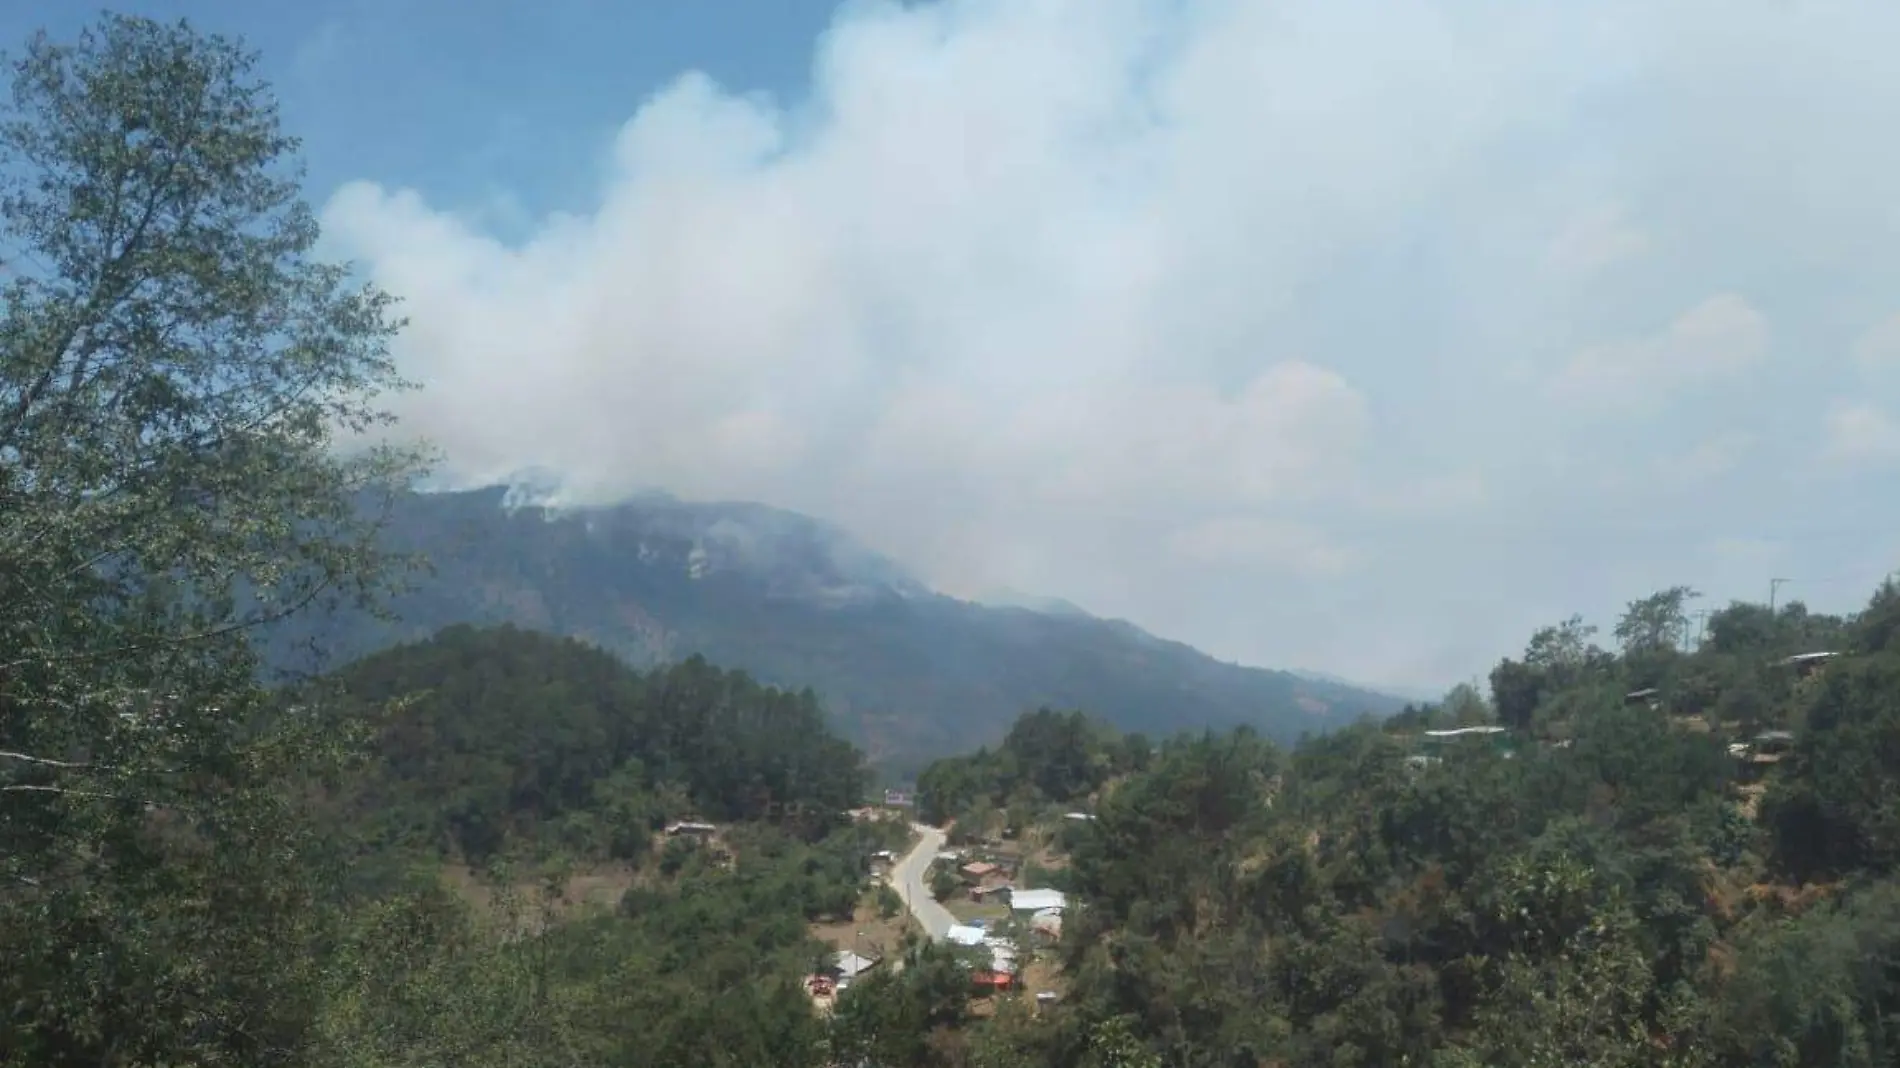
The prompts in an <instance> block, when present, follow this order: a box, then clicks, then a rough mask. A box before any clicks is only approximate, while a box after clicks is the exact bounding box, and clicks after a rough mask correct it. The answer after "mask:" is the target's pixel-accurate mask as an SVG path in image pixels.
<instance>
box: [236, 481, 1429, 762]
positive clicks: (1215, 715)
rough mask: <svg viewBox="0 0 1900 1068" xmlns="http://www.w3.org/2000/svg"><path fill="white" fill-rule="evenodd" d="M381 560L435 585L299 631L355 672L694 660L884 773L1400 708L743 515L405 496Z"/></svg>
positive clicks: (477, 496) (742, 511)
mask: <svg viewBox="0 0 1900 1068" xmlns="http://www.w3.org/2000/svg"><path fill="white" fill-rule="evenodd" d="M389 543H390V546H391V547H392V548H396V549H400V550H404V551H416V552H421V553H423V554H425V555H426V556H427V557H428V558H429V560H430V561H431V563H432V564H433V565H434V574H433V575H432V576H427V577H424V578H421V579H420V580H419V581H418V585H417V586H416V588H415V589H413V590H412V591H411V592H409V593H407V594H405V595H403V596H401V597H400V598H398V599H397V600H396V602H395V603H394V605H393V610H394V613H395V615H396V617H397V618H396V621H395V622H383V621H378V620H374V619H371V618H368V617H366V616H361V615H350V616H338V617H330V618H328V619H323V620H308V621H305V622H303V623H301V624H300V625H299V626H300V629H295V630H285V631H282V632H280V633H278V634H276V635H275V636H274V638H275V641H276V643H277V644H276V645H275V646H274V647H273V654H272V659H273V660H274V661H275V662H276V663H278V664H279V665H283V666H293V667H299V668H303V667H309V666H311V665H310V664H309V662H308V661H304V660H301V659H300V658H299V656H298V654H296V653H295V652H294V651H293V650H294V649H295V647H296V643H295V639H298V638H300V637H309V636H311V634H312V631H313V629H314V630H315V631H316V632H318V633H320V634H321V637H322V639H323V642H322V644H323V645H325V646H327V647H328V649H329V650H330V652H331V655H332V656H333V657H338V658H342V659H352V658H355V657H358V656H362V655H365V654H367V653H370V652H373V651H375V650H377V649H380V648H385V647H387V646H389V645H391V644H394V643H396V642H399V641H408V640H416V639H419V638H422V637H425V636H427V635H430V634H433V633H435V632H436V631H438V630H440V629H442V628H443V627H446V626H449V625H452V624H456V623H472V624H500V623H512V624H515V625H518V626H521V627H526V628H530V629H534V630H541V631H547V632H549V633H554V634H561V635H568V636H573V637H578V638H581V639H584V640H586V641H588V642H591V643H594V644H597V645H599V646H600V647H602V648H604V649H607V650H609V651H611V652H613V653H615V654H617V655H619V656H620V657H622V658H624V659H625V660H627V661H628V662H629V663H631V664H634V665H635V666H639V667H647V666H651V665H654V664H658V663H663V662H671V661H677V660H679V659H683V658H685V657H687V656H690V655H692V654H695V653H697V654H702V655H704V656H706V657H707V658H708V659H710V660H712V661H714V662H716V663H720V664H725V665H730V666H732V667H735V668H740V669H743V670H745V671H747V672H750V673H751V674H753V675H755V676H756V677H758V678H759V679H760V680H762V681H764V682H767V683H770V684H774V685H782V686H788V687H793V688H803V687H811V688H812V689H814V690H816V691H817V692H818V694H819V696H820V698H821V700H822V702H823V704H824V705H825V707H826V708H827V709H828V710H829V711H830V712H831V713H832V714H833V715H834V716H836V717H837V718H838V722H839V723H840V725H841V727H842V728H843V729H844V730H845V731H846V732H847V733H848V734H850V735H851V736H852V737H854V738H855V739H857V740H858V741H859V742H860V743H861V744H863V745H864V747H865V748H866V750H867V751H868V752H869V754H870V756H871V758H872V759H873V760H874V761H877V762H878V763H880V764H881V765H883V766H884V767H886V768H887V769H891V770H897V771H903V770H909V769H914V768H915V767H917V766H918V765H919V763H920V762H921V760H922V759H923V758H926V757H929V756H934V755H939V754H942V753H945V752H952V751H955V750H958V749H964V748H969V747H972V746H974V745H976V744H980V743H983V742H986V741H993V740H995V739H997V738H1000V737H1001V736H1002V734H1003V732H1004V730H1005V729H1007V727H1008V725H1009V723H1010V722H1011V721H1012V720H1013V719H1014V717H1015V716H1016V715H1017V714H1018V713H1020V712H1022V711H1023V710H1025V709H1027V708H1034V707H1038V706H1045V705H1046V706H1050V707H1058V708H1087V709H1089V710H1091V711H1092V712H1093V713H1095V714H1097V715H1099V716H1101V717H1102V718H1103V719H1105V720H1106V721H1108V722H1110V723H1112V724H1114V725H1116V726H1117V727H1119V728H1122V729H1124V730H1136V731H1145V732H1148V733H1153V734H1168V733H1172V732H1173V731H1175V730H1177V729H1180V728H1184V727H1226V726H1233V725H1240V724H1247V725H1251V726H1254V727H1256V728H1258V729H1260V730H1261V731H1263V732H1264V733H1266V734H1267V735H1269V736H1271V737H1274V738H1277V739H1280V740H1282V741H1290V740H1292V739H1294V738H1296V737H1298V736H1299V735H1300V734H1301V733H1303V732H1307V731H1313V730H1322V729H1326V728H1330V727H1335V726H1338V725H1340V724H1342V723H1346V722H1350V721H1351V720H1353V719H1355V718H1357V717H1358V716H1360V715H1362V714H1367V713H1370V714H1374V715H1382V714H1387V713H1390V712H1392V711H1395V710H1396V709H1397V708H1398V707H1399V706H1400V704H1401V702H1400V701H1399V700H1398V699H1397V698H1393V697H1389V696H1386V695H1382V694H1377V693H1372V692H1370V691H1366V690H1362V689H1357V688H1354V687H1351V686H1347V685H1342V684H1339V683H1335V682H1329V681H1323V680H1315V679H1310V678H1301V677H1299V676H1296V675H1293V674H1290V673H1287V672H1281V671H1268V670H1262V669H1258V668H1249V667H1241V666H1238V665H1234V664H1228V663H1223V662H1221V661H1218V660H1215V659H1213V658H1212V657H1209V656H1206V655H1204V654H1202V653H1200V652H1198V651H1196V650H1195V649H1193V648H1191V647H1189V646H1187V645H1183V644H1181V643H1179V642H1171V641H1166V640H1163V639H1160V638H1156V637H1154V636H1153V635H1150V634H1148V633H1146V632H1144V631H1142V630H1140V629H1139V628H1137V627H1134V626H1132V625H1130V624H1128V623H1124V622H1118V621H1111V620H1104V619H1099V618H1096V617H1093V616H1089V615H1086V614H1083V613H1081V612H1080V611H1079V610H1073V609H1070V608H1065V609H1064V610H1062V611H1057V612H1051V611H1044V610H1038V609H1033V608H1024V607H1013V606H991V605H983V604H975V603H971V602H967V601H961V600H957V599H954V598H951V597H946V596H942V595H939V594H936V593H934V592H932V591H931V590H929V589H928V588H927V587H926V586H925V585H924V584H923V583H921V582H919V581H917V580H916V579H915V578H913V577H911V576H910V575H909V574H907V573H906V572H905V571H904V570H903V568H901V567H900V566H898V565H897V564H895V563H893V562H891V561H890V560H888V559H885V558H883V557H881V556H879V555H877V554H876V553H873V552H871V551H869V550H867V549H865V548H864V547H862V546H860V545H858V544H857V543H856V542H854V541H852V540H851V538H850V537H849V536H847V535H845V534H844V533H842V532H840V531H837V530H835V529H832V528H830V527H828V526H826V525H824V524H822V523H820V522H818V521H816V520H813V519H810V518H808V517H805V516H800V515H796V514H793V513H788V512H783V511H778V510H775V509H771V508H766V507H763V506H760V505H755V504H689V503H684V502H681V501H677V500H674V499H672V498H669V497H663V496H650V497H643V498H639V499H636V500H633V501H630V502H628V503H625V504H621V505H618V506H614V507H608V508H594V509H584V510H573V511H554V510H549V509H544V508H541V507H538V506H534V505H524V504H522V503H521V501H520V500H519V499H518V497H517V496H515V495H511V493H510V491H507V490H504V489H501V488H493V489H486V490H478V491H470V492H463V493H444V494H418V495H411V496H408V497H406V498H403V499H402V500H401V501H400V502H399V503H398V506H397V510H396V512H395V515H394V517H393V523H392V526H391V530H390V534H389Z"/></svg>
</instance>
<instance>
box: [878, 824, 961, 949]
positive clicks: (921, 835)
mask: <svg viewBox="0 0 1900 1068" xmlns="http://www.w3.org/2000/svg"><path fill="white" fill-rule="evenodd" d="M910 829H911V830H913V831H916V832H917V844H916V846H914V847H913V848H912V849H911V851H910V852H908V853H906V854H904V858H903V859H902V860H900V861H898V862H897V863H896V864H895V865H893V866H892V867H891V886H892V887H893V888H894V889H896V891H897V896H898V897H899V898H900V899H902V900H903V902H904V907H905V908H907V909H909V910H910V914H911V915H912V916H915V917H916V918H917V925H918V926H919V927H922V928H923V929H924V934H925V935H927V936H929V938H930V940H931V941H932V942H940V941H942V940H943V936H944V935H945V934H946V933H948V932H949V930H950V925H951V924H953V923H955V922H956V920H955V918H954V917H952V916H951V915H950V910H949V909H946V908H944V907H943V905H942V904H941V903H940V902H938V900H937V899H936V898H934V897H931V896H930V885H929V883H928V882H927V881H926V880H925V878H924V875H925V873H926V872H928V871H930V862H931V861H932V860H935V859H936V857H937V853H938V852H939V851H940V850H942V849H943V842H944V838H945V837H946V836H945V833H944V832H943V830H942V829H940V828H937V827H932V826H930V825H928V824H923V823H913V824H911V825H910Z"/></svg>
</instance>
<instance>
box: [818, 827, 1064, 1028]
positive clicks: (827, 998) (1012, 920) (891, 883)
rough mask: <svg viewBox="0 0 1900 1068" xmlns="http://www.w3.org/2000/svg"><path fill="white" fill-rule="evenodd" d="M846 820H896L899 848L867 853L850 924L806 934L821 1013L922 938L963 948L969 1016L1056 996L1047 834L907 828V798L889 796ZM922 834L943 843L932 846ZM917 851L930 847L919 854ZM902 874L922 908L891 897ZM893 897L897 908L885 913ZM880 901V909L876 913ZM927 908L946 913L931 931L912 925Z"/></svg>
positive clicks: (1055, 918)
mask: <svg viewBox="0 0 1900 1068" xmlns="http://www.w3.org/2000/svg"><path fill="white" fill-rule="evenodd" d="M848 815H849V817H850V818H851V819H852V821H853V822H857V823H867V822H882V823H891V822H901V823H902V824H904V825H905V826H906V828H907V829H908V831H909V844H908V846H907V848H906V849H904V850H893V849H880V850H875V851H873V852H871V853H870V854H868V855H867V857H866V862H867V868H868V870H869V874H868V875H867V878H866V884H867V893H866V898H865V901H864V902H863V903H861V904H860V907H859V909H858V912H857V914H856V915H855V916H853V917H852V918H851V922H850V923H845V924H825V925H815V927H814V929H813V934H814V936H815V937H817V938H818V939H819V940H821V941H824V942H826V943H827V944H829V945H831V947H832V953H831V956H830V958H829V959H828V960H827V961H826V962H825V964H824V966H823V967H820V968H818V969H816V970H814V972H813V973H812V975H811V976H810V977H809V978H808V979H807V981H806V985H807V988H808V991H809V992H810V994H811V996H812V1000H813V1002H814V1004H815V1005H816V1006H817V1007H818V1009H819V1011H821V1012H828V1011H829V1010H830V1008H831V1007H832V1005H833V1004H834V1003H835V1000H836V998H837V996H838V995H839V994H841V993H842V992H844V991H845V990H848V989H850V987H851V984H852V983H853V982H856V981H858V980H860V979H862V978H863V977H865V976H866V975H869V974H873V973H874V972H876V971H877V970H878V969H880V968H889V969H901V968H902V967H903V959H904V953H903V952H902V950H903V949H905V948H907V947H909V946H911V945H914V944H916V943H917V942H918V941H919V940H921V939H924V938H930V939H931V940H934V941H939V942H942V943H945V944H948V945H950V946H954V947H958V948H959V949H960V950H961V951H964V956H965V960H964V964H965V966H966V967H967V968H968V970H969V973H970V994H971V997H972V999H973V1000H974V1002H975V1004H974V1005H973V1011H974V1012H976V1013H977V1014H978V1015H984V1014H987V1012H988V1011H993V1005H994V999H995V998H998V997H1024V998H1029V999H1031V1000H1033V1002H1034V1004H1035V1005H1037V1006H1038V1007H1042V1006H1047V1005H1051V1004H1054V1003H1055V1002H1057V1001H1059V1000H1060V999H1061V997H1062V991H1061V985H1060V978H1059V976H1058V974H1057V970H1056V968H1055V966H1054V964H1053V962H1052V961H1050V960H1049V959H1048V956H1049V952H1048V951H1049V950H1050V949H1052V948H1053V947H1054V946H1055V945H1056V944H1057V943H1058V942H1059V941H1060V940H1061V938H1062V918H1063V914H1064V912H1065V911H1066V909H1067V908H1068V906H1069V901H1068V896H1067V895H1066V894H1065V893H1064V892H1063V891H1061V890H1058V889H1055V888H1053V887H1049V886H1039V885H1031V883H1033V882H1043V881H1047V878H1048V875H1049V874H1050V873H1052V872H1057V871H1061V870H1062V869H1063V868H1064V867H1065V866H1066V858H1064V857H1063V856H1062V855H1061V853H1060V852H1059V851H1058V850H1056V849H1055V848H1054V846H1053V844H1052V839H1053V837H1054V835H1053V830H1054V829H1053V828H1030V829H1026V831H1025V832H1024V833H1020V834H1019V833H1014V832H1012V831H1009V830H1005V831H1004V832H1003V833H1002V834H999V835H996V836H985V837H976V836H968V835H961V834H959V833H958V831H957V830H956V828H955V827H954V826H952V827H950V828H948V829H947V831H936V830H935V829H932V828H926V827H924V825H922V824H913V823H912V822H911V821H912V819H913V818H914V810H913V806H912V800H911V798H910V796H909V794H908V793H906V792H904V791H901V790H890V791H887V792H886V794H885V803H884V804H883V805H880V806H871V807H866V808H863V809H856V810H853V811H852V812H850V813H848ZM1093 818H1094V817H1093V816H1091V815H1089V814H1087V813H1083V812H1070V813H1066V814H1065V815H1064V821H1065V822H1069V823H1080V822H1086V821H1089V820H1092V819H1093ZM926 831H934V833H935V836H937V837H938V838H940V839H941V840H942V841H943V846H942V848H936V849H932V848H931V847H932V845H933V842H932V840H931V838H930V837H927V836H926V834H925V833H923V832H926ZM925 850H931V851H930V852H929V854H928V855H927V856H925V855H922V854H923V853H924V851H925ZM906 867H910V868H915V869H917V870H919V871H921V872H922V874H921V876H920V877H919V878H918V879H917V883H918V886H917V887H916V888H917V889H920V890H923V891H924V892H925V895H926V896H927V897H928V899H929V900H928V902H927V903H920V902H912V903H905V900H904V898H905V895H904V894H902V893H900V892H899V885H898V883H899V880H900V879H901V878H902V875H901V872H902V870H903V869H905V868H906ZM892 898H897V899H898V900H897V902H896V904H898V905H900V906H901V910H900V911H895V912H893V910H892V909H891V907H890V906H891V905H892V903H893V902H892V901H891V899H892ZM880 903H881V904H882V907H880ZM932 906H934V907H936V908H940V909H941V910H943V912H945V913H947V914H948V917H949V921H948V924H947V926H946V927H945V928H944V929H943V930H942V931H940V932H932V931H930V930H929V927H930V925H929V924H927V923H924V922H921V921H920V919H919V917H918V915H917V913H918V911H919V910H920V909H923V908H930V907H932Z"/></svg>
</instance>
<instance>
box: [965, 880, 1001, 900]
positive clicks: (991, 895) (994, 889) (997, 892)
mask: <svg viewBox="0 0 1900 1068" xmlns="http://www.w3.org/2000/svg"><path fill="white" fill-rule="evenodd" d="M1010 890H1011V887H1010V885H1009V884H1008V883H997V884H996V885H994V886H982V885H978V886H972V887H970V900H971V901H975V902H978V903H981V902H984V901H989V900H991V899H996V900H1007V899H1008V897H1009V894H1010Z"/></svg>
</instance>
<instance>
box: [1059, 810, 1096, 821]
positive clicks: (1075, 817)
mask: <svg viewBox="0 0 1900 1068" xmlns="http://www.w3.org/2000/svg"><path fill="white" fill-rule="evenodd" d="M1062 818H1063V819H1065V820H1068V821H1070V822H1071V823H1088V822H1090V821H1091V820H1093V819H1095V817H1094V816H1093V815H1091V814H1089V813H1087V812H1064V813H1063V814H1062Z"/></svg>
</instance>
